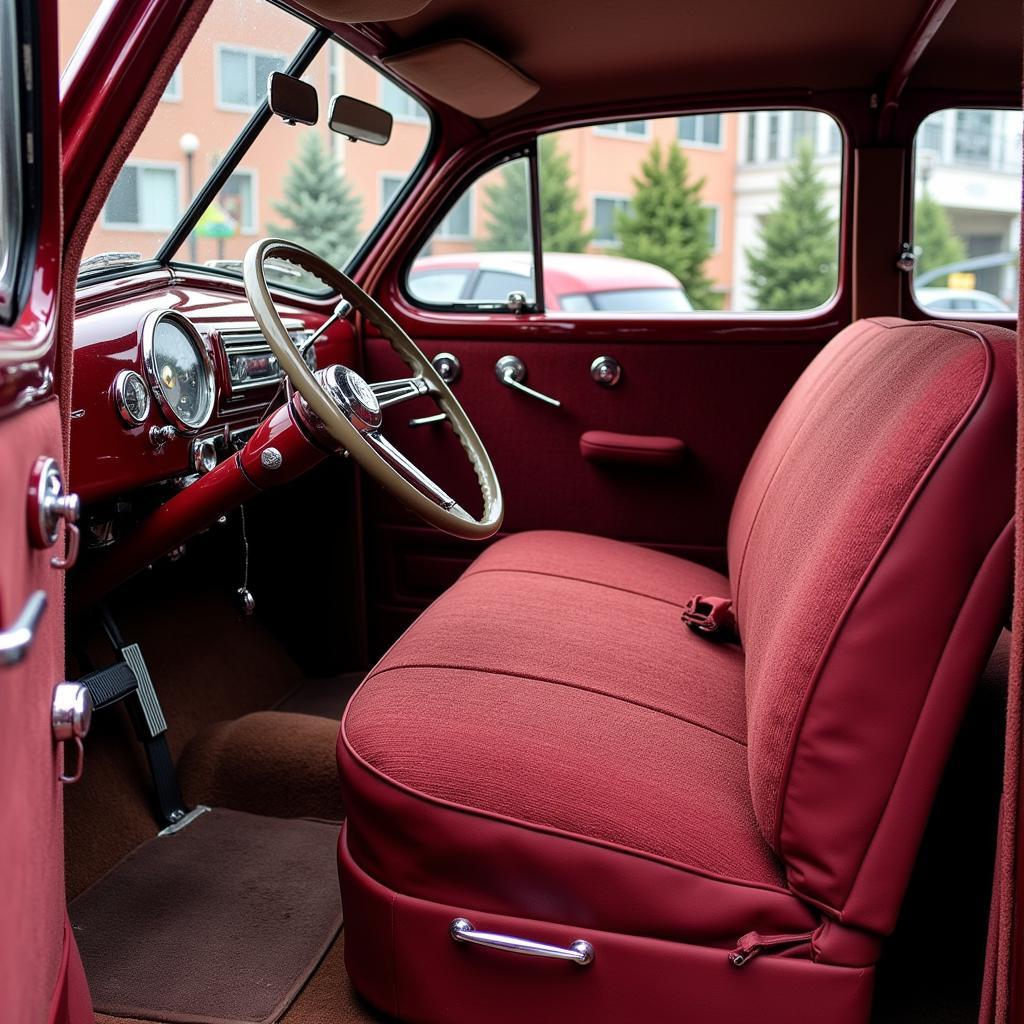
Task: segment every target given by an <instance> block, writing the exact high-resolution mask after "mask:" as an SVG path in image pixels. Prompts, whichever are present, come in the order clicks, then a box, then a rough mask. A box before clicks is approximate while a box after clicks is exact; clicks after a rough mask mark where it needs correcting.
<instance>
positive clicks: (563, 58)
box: [335, 0, 1021, 123]
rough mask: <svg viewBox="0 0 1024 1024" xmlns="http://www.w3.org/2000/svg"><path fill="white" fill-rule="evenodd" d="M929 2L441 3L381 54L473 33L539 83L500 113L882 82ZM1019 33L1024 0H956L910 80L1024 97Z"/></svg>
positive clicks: (381, 32) (395, 34)
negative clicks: (530, 94) (516, 105)
mask: <svg viewBox="0 0 1024 1024" xmlns="http://www.w3.org/2000/svg"><path fill="white" fill-rule="evenodd" d="M335 2H336V0H335ZM928 6H929V0H844V2H842V3H839V2H837V0H831V2H828V0H716V2H714V3H710V4H709V3H703V2H698V0H432V2H430V3H429V4H427V6H426V7H425V8H424V9H423V10H422V11H420V12H419V13H418V14H415V15H413V16H412V17H408V18H403V19H400V20H397V21H389V22H380V23H375V24H374V25H373V29H374V34H375V35H377V36H378V38H380V39H382V40H383V41H384V43H385V45H384V55H388V56H390V55H392V54H394V53H397V52H400V51H402V50H405V49H410V48H413V47H417V46H420V45H423V44H425V43H429V42H434V41H437V40H440V39H451V38H454V37H465V38H467V39H471V40H473V41H474V42H477V43H481V44H482V45H484V46H487V47H489V48H490V49H492V50H493V51H494V52H495V53H497V54H498V55H499V56H501V57H503V58H505V59H506V60H509V61H511V62H512V63H513V64H515V65H516V66H517V67H519V68H520V69H521V70H523V71H524V72H525V73H526V74H527V75H529V76H530V77H531V78H533V79H535V80H536V81H537V82H539V83H540V86H541V89H540V92H539V93H538V95H537V96H536V97H534V98H533V99H532V100H530V101H529V102H527V103H526V104H525V105H524V106H522V107H520V108H518V109H517V110H514V111H512V112H511V113H510V114H507V115H504V117H502V118H498V119H493V120H495V121H497V120H509V119H513V118H515V119H517V118H518V117H520V116H521V115H523V114H535V115H536V114H540V113H542V112H551V111H556V110H566V109H572V108H574V107H577V106H579V107H589V108H591V109H592V108H593V107H594V106H595V105H599V104H601V103H607V104H609V105H611V104H613V103H620V102H624V101H625V102H628V101H633V102H642V101H644V100H648V99H650V100H656V99H658V98H661V97H680V96H688V97H689V96H693V97H700V96H709V97H713V96H715V95H716V94H724V93H732V94H736V93H746V92H758V93H761V92H780V93H781V92H785V93H790V94H791V93H794V92H819V91H830V90H851V89H855V90H869V89H879V90H880V89H882V88H883V87H884V84H885V81H886V79H887V77H888V75H889V73H890V71H891V70H892V68H893V65H894V64H895V63H896V62H897V59H898V57H899V54H900V51H901V49H902V48H903V45H904V43H905V41H906V40H907V38H908V36H910V34H911V32H912V31H913V29H914V27H915V24H916V22H917V20H918V18H919V17H920V16H921V13H922V11H923V10H924V9H925V8H926V7H928ZM339 7H343V4H339ZM1020 39H1021V5H1020V2H1019V0H959V2H958V3H957V4H956V6H955V7H954V8H953V11H952V13H950V14H949V15H948V17H947V18H946V21H945V22H944V23H943V25H942V27H941V28H940V29H939V31H938V33H937V35H936V36H935V38H934V40H933V41H932V43H931V45H930V46H929V47H928V49H927V50H926V51H925V54H924V56H923V58H922V59H921V61H920V63H919V64H918V66H917V68H916V69H915V70H914V72H913V74H912V76H911V79H910V88H917V87H927V88H941V89H949V90H954V91H956V90H970V91H985V92H993V93H1004V92H1005V93H1018V94H1019V91H1020V73H1019V71H1020V59H1021V45H1020ZM492 123H493V122H492Z"/></svg>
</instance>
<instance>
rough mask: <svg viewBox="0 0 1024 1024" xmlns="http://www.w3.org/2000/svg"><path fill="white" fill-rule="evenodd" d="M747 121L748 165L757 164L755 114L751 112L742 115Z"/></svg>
mask: <svg viewBox="0 0 1024 1024" xmlns="http://www.w3.org/2000/svg"><path fill="white" fill-rule="evenodd" d="M743 116H744V117H745V118H746V119H747V152H746V161H747V163H748V164H754V163H757V114H756V113H755V112H754V111H753V110H751V111H749V112H748V113H746V114H744V115H743Z"/></svg>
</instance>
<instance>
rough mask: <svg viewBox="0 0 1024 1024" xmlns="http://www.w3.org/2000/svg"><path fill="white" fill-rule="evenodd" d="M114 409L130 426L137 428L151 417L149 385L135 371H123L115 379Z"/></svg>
mask: <svg viewBox="0 0 1024 1024" xmlns="http://www.w3.org/2000/svg"><path fill="white" fill-rule="evenodd" d="M113 393H114V407H115V408H116V409H117V414H118V416H120V417H121V419H122V420H123V421H124V422H125V423H126V424H127V425H128V426H129V427H137V426H138V425H139V424H140V423H144V422H145V421H146V417H147V416H149V385H147V384H146V382H145V381H144V380H143V379H142V376H141V375H140V374H138V373H136V372H135V371H134V370H121V372H120V373H119V374H118V375H117V376H116V377H115V378H114V388H113Z"/></svg>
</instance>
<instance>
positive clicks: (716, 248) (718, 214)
mask: <svg viewBox="0 0 1024 1024" xmlns="http://www.w3.org/2000/svg"><path fill="white" fill-rule="evenodd" d="M703 206H704V209H706V210H712V211H714V218H715V220H714V227H715V234H714V237H713V238H712V239H711V254H712V256H716V255H718V253H720V252H721V251H722V204H721V203H704V204H703Z"/></svg>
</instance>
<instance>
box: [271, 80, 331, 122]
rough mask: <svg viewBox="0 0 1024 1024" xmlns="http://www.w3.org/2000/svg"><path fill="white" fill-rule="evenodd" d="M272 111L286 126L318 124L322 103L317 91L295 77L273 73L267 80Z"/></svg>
mask: <svg viewBox="0 0 1024 1024" xmlns="http://www.w3.org/2000/svg"><path fill="white" fill-rule="evenodd" d="M267 98H268V102H269V103H270V109H271V110H272V111H273V112H274V113H275V114H277V116H278V117H280V118H282V119H283V120H284V121H285V123H286V124H316V119H317V118H318V117H319V116H320V103H319V100H318V99H317V96H316V89H314V88H313V86H311V85H310V84H309V82H304V81H303V80H302V79H301V78H296V77H295V76H294V75H286V74H285V73H284V72H283V71H271V72H270V75H269V77H268V78H267Z"/></svg>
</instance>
